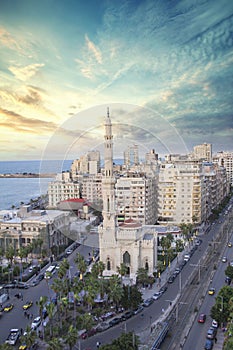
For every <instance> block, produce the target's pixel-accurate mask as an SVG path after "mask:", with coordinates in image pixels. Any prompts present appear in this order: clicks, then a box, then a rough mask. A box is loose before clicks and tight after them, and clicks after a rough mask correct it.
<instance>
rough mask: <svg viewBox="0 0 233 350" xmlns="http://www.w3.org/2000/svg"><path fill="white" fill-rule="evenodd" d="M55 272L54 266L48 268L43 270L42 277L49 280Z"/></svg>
mask: <svg viewBox="0 0 233 350" xmlns="http://www.w3.org/2000/svg"><path fill="white" fill-rule="evenodd" d="M55 270H56V266H54V265H51V266H49V267H48V268H47V269H46V270H45V273H44V277H45V278H48V279H49V278H50V277H51V275H53V274H54V273H55Z"/></svg>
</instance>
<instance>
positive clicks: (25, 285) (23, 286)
mask: <svg viewBox="0 0 233 350" xmlns="http://www.w3.org/2000/svg"><path fill="white" fill-rule="evenodd" d="M17 288H19V289H28V288H29V285H28V284H27V283H25V282H18V284H17Z"/></svg>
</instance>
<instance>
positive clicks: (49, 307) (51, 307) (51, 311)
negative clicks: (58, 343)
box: [46, 303, 55, 337]
mask: <svg viewBox="0 0 233 350" xmlns="http://www.w3.org/2000/svg"><path fill="white" fill-rule="evenodd" d="M54 309H55V305H54V303H49V304H48V305H47V306H46V310H47V311H48V316H49V334H50V337H52V336H53V328H52V323H53V314H54Z"/></svg>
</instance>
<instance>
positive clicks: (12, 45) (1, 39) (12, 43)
mask: <svg viewBox="0 0 233 350" xmlns="http://www.w3.org/2000/svg"><path fill="white" fill-rule="evenodd" d="M0 43H1V44H2V45H3V46H5V47H7V48H8V49H11V50H15V49H16V50H20V49H21V47H20V45H19V44H18V42H17V41H16V40H15V39H14V38H13V37H12V35H11V34H10V33H9V32H8V31H7V30H6V29H5V28H3V27H0Z"/></svg>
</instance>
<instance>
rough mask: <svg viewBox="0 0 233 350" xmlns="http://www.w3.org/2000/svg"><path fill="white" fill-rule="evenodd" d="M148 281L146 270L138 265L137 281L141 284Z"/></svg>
mask: <svg viewBox="0 0 233 350" xmlns="http://www.w3.org/2000/svg"><path fill="white" fill-rule="evenodd" d="M147 281H148V271H147V270H146V269H145V268H144V267H140V268H139V269H138V271H137V283H139V284H142V285H143V286H144V285H145V284H146V283H147Z"/></svg>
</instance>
